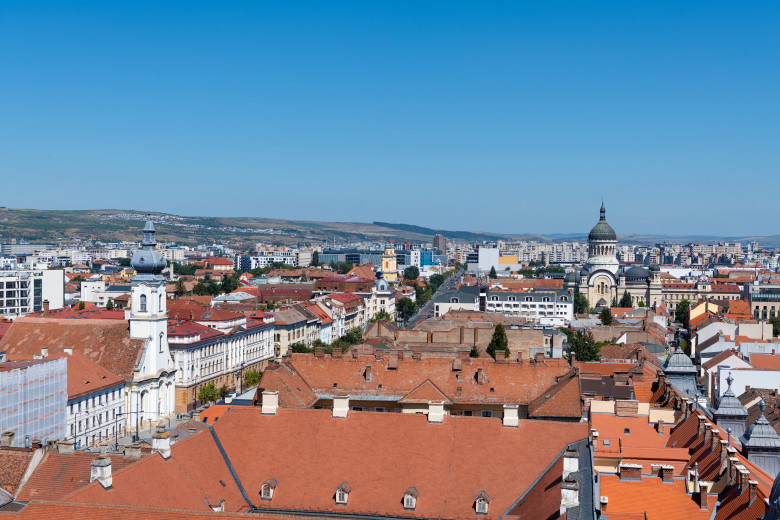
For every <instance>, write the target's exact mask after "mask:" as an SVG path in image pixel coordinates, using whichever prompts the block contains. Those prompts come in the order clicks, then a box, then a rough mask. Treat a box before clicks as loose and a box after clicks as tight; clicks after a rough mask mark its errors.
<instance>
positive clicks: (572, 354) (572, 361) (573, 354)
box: [569, 352, 577, 367]
mask: <svg viewBox="0 0 780 520" xmlns="http://www.w3.org/2000/svg"><path fill="white" fill-rule="evenodd" d="M576 364H577V353H576V352H569V366H572V367H573V366H574V365H576Z"/></svg>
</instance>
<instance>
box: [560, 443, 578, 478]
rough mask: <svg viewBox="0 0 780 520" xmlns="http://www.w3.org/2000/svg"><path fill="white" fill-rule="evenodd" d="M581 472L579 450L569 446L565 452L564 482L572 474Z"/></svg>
mask: <svg viewBox="0 0 780 520" xmlns="http://www.w3.org/2000/svg"><path fill="white" fill-rule="evenodd" d="M579 470H580V454H579V453H577V450H575V449H574V448H572V447H571V446H569V447H568V448H566V451H564V452H563V480H566V478H567V477H568V476H569V474H571V473H576V472H578V471H579Z"/></svg>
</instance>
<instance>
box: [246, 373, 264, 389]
mask: <svg viewBox="0 0 780 520" xmlns="http://www.w3.org/2000/svg"><path fill="white" fill-rule="evenodd" d="M262 377H263V372H262V371H258V370H254V369H250V370H247V371H246V372H244V387H252V386H257V385H258V384H259V383H260V379H262Z"/></svg>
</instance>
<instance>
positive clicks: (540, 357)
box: [534, 352, 544, 363]
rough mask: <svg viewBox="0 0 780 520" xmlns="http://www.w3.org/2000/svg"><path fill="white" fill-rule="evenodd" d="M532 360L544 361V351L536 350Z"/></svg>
mask: <svg viewBox="0 0 780 520" xmlns="http://www.w3.org/2000/svg"><path fill="white" fill-rule="evenodd" d="M534 362H536V363H544V352H537V353H536V354H534Z"/></svg>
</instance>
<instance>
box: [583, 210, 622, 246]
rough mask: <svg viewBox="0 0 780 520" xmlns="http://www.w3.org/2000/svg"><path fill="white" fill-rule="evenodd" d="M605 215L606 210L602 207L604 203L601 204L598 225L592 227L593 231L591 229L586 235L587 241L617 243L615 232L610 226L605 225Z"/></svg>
mask: <svg viewBox="0 0 780 520" xmlns="http://www.w3.org/2000/svg"><path fill="white" fill-rule="evenodd" d="M606 214H607V209H606V208H605V207H604V203H602V204H601V218H599V221H598V223H597V224H596V225H595V226H593V229H591V230H590V233H588V240H605V241H606V240H609V241H613V242H616V241H617V234H616V233H615V230H614V229H612V226H610V225H609V224H607V218H606Z"/></svg>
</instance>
